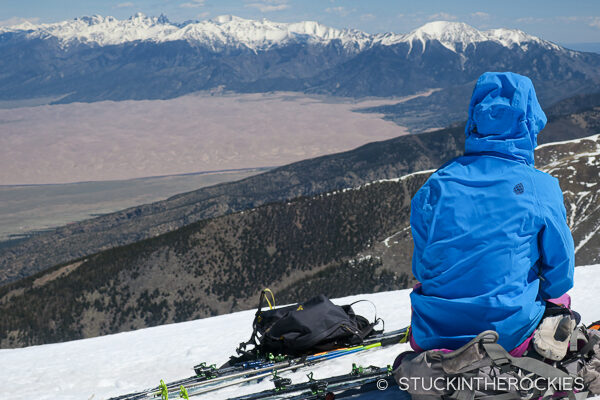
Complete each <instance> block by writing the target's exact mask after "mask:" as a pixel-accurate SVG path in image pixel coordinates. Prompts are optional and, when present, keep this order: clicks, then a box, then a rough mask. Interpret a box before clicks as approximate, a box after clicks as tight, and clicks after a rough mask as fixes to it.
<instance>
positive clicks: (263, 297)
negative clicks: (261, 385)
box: [235, 288, 275, 357]
mask: <svg viewBox="0 0 600 400" xmlns="http://www.w3.org/2000/svg"><path fill="white" fill-rule="evenodd" d="M268 294H270V295H271V300H269V298H268V297H267V295H268ZM265 302H266V303H267V304H268V305H269V309H271V310H272V309H273V307H274V306H275V295H274V294H273V292H272V291H271V289H269V288H265V289H263V290H262V291H261V292H260V297H259V298H258V309H257V310H256V314H254V321H252V335H251V336H250V339H248V341H247V342H242V343H240V345H239V346H238V348H237V349H236V350H235V351H236V353H237V354H239V355H240V356H241V357H253V356H255V355H256V350H257V348H258V343H257V342H256V336H257V332H258V322H260V319H261V318H262V317H261V314H262V309H263V307H264V303H265ZM248 345H252V346H254V347H253V348H252V349H251V350H246V347H247V346H248Z"/></svg>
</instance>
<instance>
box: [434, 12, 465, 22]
mask: <svg viewBox="0 0 600 400" xmlns="http://www.w3.org/2000/svg"><path fill="white" fill-rule="evenodd" d="M457 19H458V17H457V16H456V15H452V14H448V13H446V12H439V13H437V14H433V15H430V16H429V20H430V21H431V20H445V21H456V20H457Z"/></svg>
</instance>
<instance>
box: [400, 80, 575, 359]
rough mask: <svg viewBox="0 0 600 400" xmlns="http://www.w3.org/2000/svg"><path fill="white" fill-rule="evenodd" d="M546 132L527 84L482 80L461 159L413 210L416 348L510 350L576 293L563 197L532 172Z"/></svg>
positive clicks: (433, 181)
mask: <svg viewBox="0 0 600 400" xmlns="http://www.w3.org/2000/svg"><path fill="white" fill-rule="evenodd" d="M545 123H546V117H545V115H544V113H543V111H542V110H541V108H540V106H539V104H538V102H537V99H536V97H535V91H534V89H533V85H532V84H531V81H530V80H529V79H528V78H525V77H522V76H520V75H516V74H511V73H486V74H484V75H482V77H481V78H480V79H479V80H478V82H477V85H476V87H475V90H474V92H473V99H472V100H471V105H470V107H469V122H468V124H467V128H466V133H467V140H466V151H465V155H464V156H462V157H459V158H457V159H455V160H453V161H451V162H450V163H448V164H447V165H445V166H444V167H442V168H441V169H440V170H438V171H437V172H436V173H434V174H433V175H432V176H431V178H430V179H429V180H428V181H427V183H426V184H425V185H424V186H423V187H422V188H421V189H420V190H419V192H418V193H417V194H416V195H415V197H414V198H413V201H412V211H411V226H412V233H413V240H414V244H415V248H414V254H413V273H414V275H415V277H416V278H417V279H418V280H419V282H421V286H420V287H417V288H415V290H414V291H413V293H412V294H411V302H412V307H413V317H412V322H411V324H412V337H413V339H414V342H415V343H416V345H418V347H420V348H422V349H424V350H427V349H433V348H447V349H456V348H458V347H460V346H461V345H463V344H465V343H467V342H468V341H469V340H470V339H472V338H473V337H474V336H475V335H477V334H479V333H480V332H482V331H484V330H488V329H492V330H495V331H497V332H498V333H499V335H500V339H499V343H500V344H501V345H503V346H504V347H505V348H506V349H508V350H510V349H513V348H515V347H516V346H518V345H519V344H520V343H521V342H522V341H523V340H525V339H526V338H527V337H529V336H530V335H531V333H532V332H533V330H534V329H535V328H536V326H537V325H538V323H539V321H540V319H541V318H542V316H543V313H544V310H545V303H544V300H546V299H550V298H555V297H559V296H561V295H562V294H564V293H565V292H566V291H567V290H568V289H570V288H571V287H572V285H573V268H574V254H573V253H574V250H573V240H572V237H571V233H570V231H569V229H568V226H567V224H566V215H565V209H564V205H563V199H562V192H561V190H560V187H559V185H558V181H557V180H556V179H555V178H553V177H551V176H550V175H547V174H545V173H542V172H540V171H538V170H536V169H535V168H533V150H534V148H535V147H536V145H537V139H536V136H537V133H538V132H539V131H540V130H541V129H542V128H543V127H544V125H545ZM540 277H541V278H540Z"/></svg>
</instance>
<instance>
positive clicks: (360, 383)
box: [190, 365, 393, 400]
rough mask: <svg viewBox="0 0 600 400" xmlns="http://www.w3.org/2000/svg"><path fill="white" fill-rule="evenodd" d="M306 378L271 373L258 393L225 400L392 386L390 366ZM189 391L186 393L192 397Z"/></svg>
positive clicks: (329, 395)
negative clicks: (267, 386) (266, 385)
mask: <svg viewBox="0 0 600 400" xmlns="http://www.w3.org/2000/svg"><path fill="white" fill-rule="evenodd" d="M307 377H308V381H307V382H302V383H297V384H292V383H291V381H290V380H289V379H286V378H281V377H279V376H278V375H277V374H274V377H273V379H272V381H273V383H274V386H275V387H274V388H273V389H269V390H265V391H262V392H258V393H253V394H247V395H242V396H237V397H232V398H230V399H229V400H268V399H288V400H301V399H304V400H309V399H315V400H316V399H326V400H330V399H341V398H344V397H348V396H352V395H355V394H359V393H364V392H368V391H373V390H385V389H387V388H388V387H389V386H391V385H393V377H392V368H391V366H387V367H384V368H381V367H375V366H370V367H367V368H362V367H358V366H356V365H353V366H352V372H350V373H348V374H344V375H338V376H333V377H329V378H323V379H314V377H313V374H312V373H309V374H308V375H307ZM193 395H194V394H191V395H190V396H193Z"/></svg>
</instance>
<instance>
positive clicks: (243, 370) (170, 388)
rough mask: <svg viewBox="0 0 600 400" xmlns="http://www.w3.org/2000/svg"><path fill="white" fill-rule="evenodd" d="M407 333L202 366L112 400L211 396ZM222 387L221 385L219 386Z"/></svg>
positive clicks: (397, 339)
mask: <svg viewBox="0 0 600 400" xmlns="http://www.w3.org/2000/svg"><path fill="white" fill-rule="evenodd" d="M407 333H408V327H406V328H403V329H399V330H395V331H392V332H387V333H380V334H377V335H374V336H371V337H369V338H368V339H366V340H364V341H363V344H362V345H360V346H354V347H347V348H342V349H336V350H331V351H327V352H322V353H317V354H313V355H309V356H302V357H293V358H285V357H281V356H273V355H269V356H267V357H264V358H260V359H257V360H251V361H240V362H236V363H234V364H232V365H229V366H226V367H222V368H217V367H216V365H207V364H206V363H201V364H198V365H196V366H194V371H195V372H196V375H194V376H192V377H189V378H185V379H181V380H178V381H174V382H169V383H166V384H165V383H164V382H163V381H161V384H160V385H159V386H158V387H155V388H151V389H146V390H143V391H140V392H135V393H130V394H126V395H122V396H118V397H113V398H111V399H109V400H141V399H144V398H155V397H163V396H164V395H174V394H177V393H178V392H179V391H180V389H181V387H182V386H183V387H185V388H186V389H188V390H190V389H193V388H198V387H205V386H211V387H210V388H207V390H206V392H210V391H214V390H218V389H220V388H222V387H229V386H232V385H237V384H240V383H243V382H246V381H252V380H258V379H263V378H265V377H268V376H270V374H271V372H272V371H275V370H277V371H279V372H283V371H288V370H295V369H298V368H301V367H304V366H308V365H313V364H316V363H319V362H323V361H327V360H331V359H334V358H339V357H343V356H346V355H349V354H354V353H357V352H360V351H365V350H370V349H373V348H377V347H385V346H389V345H393V344H397V343H403V342H405V341H406V338H407ZM229 381H231V382H229ZM242 381H243V382H242ZM219 383H220V384H221V385H219V386H216V385H217V384H219ZM190 395H191V394H190Z"/></svg>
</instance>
